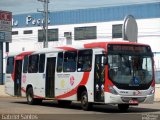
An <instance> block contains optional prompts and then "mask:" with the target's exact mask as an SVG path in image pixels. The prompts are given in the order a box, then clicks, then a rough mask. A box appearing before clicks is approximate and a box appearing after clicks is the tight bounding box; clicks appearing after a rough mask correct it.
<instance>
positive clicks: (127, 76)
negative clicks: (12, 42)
mask: <svg viewBox="0 0 160 120" xmlns="http://www.w3.org/2000/svg"><path fill="white" fill-rule="evenodd" d="M6 63H7V65H6V66H7V67H6V75H5V76H6V77H5V91H6V93H8V94H9V95H12V96H23V97H27V102H28V104H37V103H41V102H42V100H45V99H54V100H58V103H59V104H63V105H64V104H65V105H69V104H70V103H71V102H72V101H81V106H82V108H83V109H84V110H89V109H90V108H91V106H92V105H93V104H94V103H96V104H97V103H100V104H117V105H118V108H119V109H120V110H127V109H128V108H129V106H130V105H138V104H139V103H153V100H154V92H155V79H154V61H153V53H152V51H151V48H150V46H149V45H145V44H139V43H133V42H95V43H87V44H83V45H78V46H62V47H55V48H44V49H43V50H39V51H29V52H22V53H17V54H9V55H8V57H7V59H6Z"/></svg>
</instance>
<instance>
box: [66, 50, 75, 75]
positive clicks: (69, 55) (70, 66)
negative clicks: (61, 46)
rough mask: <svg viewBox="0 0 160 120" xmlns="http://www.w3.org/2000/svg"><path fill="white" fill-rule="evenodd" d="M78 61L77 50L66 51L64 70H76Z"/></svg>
mask: <svg viewBox="0 0 160 120" xmlns="http://www.w3.org/2000/svg"><path fill="white" fill-rule="evenodd" d="M76 63H77V51H72V52H65V54H64V62H63V71H64V72H75V71H76Z"/></svg>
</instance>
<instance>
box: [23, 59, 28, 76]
mask: <svg viewBox="0 0 160 120" xmlns="http://www.w3.org/2000/svg"><path fill="white" fill-rule="evenodd" d="M27 69H28V56H25V57H24V64H23V73H27Z"/></svg>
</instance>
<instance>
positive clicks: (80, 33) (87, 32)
mask: <svg viewBox="0 0 160 120" xmlns="http://www.w3.org/2000/svg"><path fill="white" fill-rule="evenodd" d="M74 39H75V40H86V39H97V27H96V26H89V27H75V28H74Z"/></svg>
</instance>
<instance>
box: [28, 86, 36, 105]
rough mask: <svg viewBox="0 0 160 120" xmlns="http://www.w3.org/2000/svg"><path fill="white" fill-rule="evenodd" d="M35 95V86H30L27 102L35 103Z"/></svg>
mask: <svg viewBox="0 0 160 120" xmlns="http://www.w3.org/2000/svg"><path fill="white" fill-rule="evenodd" d="M33 96H34V95H33V88H32V87H30V88H28V90H27V102H28V104H30V105H33V104H35V99H34V97H33Z"/></svg>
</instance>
